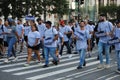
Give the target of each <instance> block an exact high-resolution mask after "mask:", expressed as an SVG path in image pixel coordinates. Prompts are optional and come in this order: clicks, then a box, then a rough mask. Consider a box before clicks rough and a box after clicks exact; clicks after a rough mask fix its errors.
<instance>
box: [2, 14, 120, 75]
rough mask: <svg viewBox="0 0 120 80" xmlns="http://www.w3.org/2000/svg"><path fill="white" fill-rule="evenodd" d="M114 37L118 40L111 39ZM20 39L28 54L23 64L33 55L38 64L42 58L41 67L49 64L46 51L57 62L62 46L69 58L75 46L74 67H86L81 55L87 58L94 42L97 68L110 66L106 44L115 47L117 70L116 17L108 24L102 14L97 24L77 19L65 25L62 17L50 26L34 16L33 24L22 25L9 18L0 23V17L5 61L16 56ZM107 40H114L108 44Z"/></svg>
mask: <svg viewBox="0 0 120 80" xmlns="http://www.w3.org/2000/svg"><path fill="white" fill-rule="evenodd" d="M115 40H118V41H117V42H115ZM24 41H25V43H26V46H27V54H28V57H27V62H26V63H25V64H24V66H25V67H27V66H30V61H31V59H32V58H37V59H38V63H41V60H42V59H44V60H45V65H44V66H43V68H46V67H49V54H50V55H51V57H52V58H53V61H52V63H53V64H54V65H58V63H59V62H60V57H62V55H63V54H62V52H63V48H64V45H65V46H66V48H67V54H69V56H68V57H69V58H71V57H72V55H73V52H72V48H73V47H75V51H76V52H75V53H78V54H79V55H80V58H79V64H78V67H77V69H82V68H83V66H86V61H85V56H86V55H88V56H89V57H91V53H92V49H93V47H94V46H95V44H97V45H98V59H99V60H100V63H99V65H98V67H97V68H98V69H101V68H109V67H110V54H109V53H110V49H111V48H110V47H111V46H115V52H116V57H117V66H118V67H117V68H118V69H117V72H119V73H120V20H117V21H116V22H115V23H111V22H109V21H108V20H106V16H105V15H104V14H101V15H100V18H99V22H98V23H97V26H95V24H94V23H93V22H92V21H88V20H83V21H82V20H81V21H80V22H79V23H78V22H76V21H69V22H68V25H66V24H65V22H64V20H60V22H59V25H57V26H52V23H51V21H46V22H43V20H42V19H41V18H38V19H37V24H36V22H35V21H34V20H29V21H26V22H25V23H24V24H22V20H21V19H18V20H17V22H15V21H14V20H13V19H11V18H8V19H7V20H5V22H4V24H2V19H0V55H1V56H4V55H5V53H6V49H8V50H7V57H6V59H5V60H4V62H5V63H8V62H9V60H10V59H9V58H10V57H11V56H14V60H13V61H17V60H18V57H17V56H16V49H17V43H20V52H22V51H23V47H24V46H25V45H24ZM109 41H114V42H113V44H112V45H111V44H109ZM6 47H7V48H6ZM40 48H41V49H42V52H41V54H42V55H41V54H40ZM103 53H104V54H105V57H106V63H104V61H103ZM33 54H34V55H33ZM41 56H42V59H41Z"/></svg>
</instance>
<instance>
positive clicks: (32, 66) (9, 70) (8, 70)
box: [3, 56, 79, 72]
mask: <svg viewBox="0 0 120 80" xmlns="http://www.w3.org/2000/svg"><path fill="white" fill-rule="evenodd" d="M78 58H79V56H76V57H73V58H71V59H63V60H60V62H64V61H69V60H74V59H78ZM51 64H52V63H51ZM38 66H40V65H31V66H28V67H19V68H13V69H5V70H3V72H13V71H19V70H24V69H29V68H34V67H38Z"/></svg>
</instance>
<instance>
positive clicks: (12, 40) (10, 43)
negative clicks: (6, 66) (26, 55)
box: [7, 37, 17, 58]
mask: <svg viewBox="0 0 120 80" xmlns="http://www.w3.org/2000/svg"><path fill="white" fill-rule="evenodd" d="M16 41H17V39H16V38H15V37H8V38H7V42H8V54H7V57H8V58H9V57H10V53H11V52H12V54H13V56H14V57H16V54H15V50H14V44H15V43H16Z"/></svg>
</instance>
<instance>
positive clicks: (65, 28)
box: [59, 26, 72, 41]
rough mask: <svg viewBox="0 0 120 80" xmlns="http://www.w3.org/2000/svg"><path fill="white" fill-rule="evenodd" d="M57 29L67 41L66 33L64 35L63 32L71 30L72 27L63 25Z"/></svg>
mask: <svg viewBox="0 0 120 80" xmlns="http://www.w3.org/2000/svg"><path fill="white" fill-rule="evenodd" d="M59 31H60V32H61V33H62V35H63V38H64V41H68V40H69V39H68V37H67V35H65V34H64V33H65V32H69V31H72V29H71V28H70V27H69V26H64V27H60V30H59Z"/></svg>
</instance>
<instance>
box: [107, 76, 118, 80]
mask: <svg viewBox="0 0 120 80" xmlns="http://www.w3.org/2000/svg"><path fill="white" fill-rule="evenodd" d="M119 76H120V75H115V76H112V77H109V78H107V79H105V80H112V79H114V78H116V77H119Z"/></svg>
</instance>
